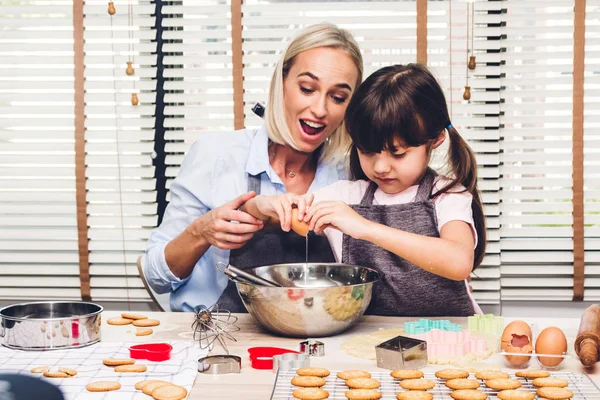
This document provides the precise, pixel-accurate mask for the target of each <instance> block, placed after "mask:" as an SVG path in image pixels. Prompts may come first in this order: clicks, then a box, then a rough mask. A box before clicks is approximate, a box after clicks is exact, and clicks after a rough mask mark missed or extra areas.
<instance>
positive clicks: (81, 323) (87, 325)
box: [0, 301, 103, 350]
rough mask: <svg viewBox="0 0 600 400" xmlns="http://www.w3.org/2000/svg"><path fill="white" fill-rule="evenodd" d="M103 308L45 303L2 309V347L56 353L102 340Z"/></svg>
mask: <svg viewBox="0 0 600 400" xmlns="http://www.w3.org/2000/svg"><path fill="white" fill-rule="evenodd" d="M102 310H103V308H102V306H99V305H97V304H94V303H86V302H67V301H45V302H35V303H22V304H14V305H12V306H8V307H4V308H2V309H0V344H2V345H3V346H6V347H10V348H13V349H20V350H56V349H69V348H75V347H83V346H88V345H90V344H93V343H96V342H99V341H100V323H101V318H100V313H101V312H102Z"/></svg>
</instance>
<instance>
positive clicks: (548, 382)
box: [531, 378, 569, 388]
mask: <svg viewBox="0 0 600 400" xmlns="http://www.w3.org/2000/svg"><path fill="white" fill-rule="evenodd" d="M531 383H532V384H533V386H537V387H560V388H563V387H567V386H569V382H568V381H565V380H564V379H558V378H535V379H534V380H533V381H531Z"/></svg>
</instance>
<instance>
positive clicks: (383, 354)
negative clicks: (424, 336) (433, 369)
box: [375, 336, 427, 370]
mask: <svg viewBox="0 0 600 400" xmlns="http://www.w3.org/2000/svg"><path fill="white" fill-rule="evenodd" d="M375 354H376V355H377V367H379V368H385V369H391V370H394V369H418V368H420V367H424V366H426V365H427V342H426V341H424V340H419V339H413V338H410V337H406V336H396V337H395V338H393V339H390V340H388V341H386V342H383V343H381V344H379V345H377V346H375Z"/></svg>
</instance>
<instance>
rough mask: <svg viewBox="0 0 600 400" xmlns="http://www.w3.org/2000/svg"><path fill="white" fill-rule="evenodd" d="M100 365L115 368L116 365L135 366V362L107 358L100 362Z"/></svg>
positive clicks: (132, 360)
mask: <svg viewBox="0 0 600 400" xmlns="http://www.w3.org/2000/svg"><path fill="white" fill-rule="evenodd" d="M102 364H104V365H106V366H107V367H116V366H117V365H131V364H135V360H134V359H133V358H107V359H106V360H102Z"/></svg>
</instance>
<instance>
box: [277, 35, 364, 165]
mask: <svg viewBox="0 0 600 400" xmlns="http://www.w3.org/2000/svg"><path fill="white" fill-rule="evenodd" d="M357 79H358V70H357V68H356V65H355V64H354V61H352V58H351V57H350V56H349V55H348V54H347V53H346V52H345V51H343V50H341V49H335V48H331V47H317V48H314V49H310V50H307V51H305V52H303V53H300V54H298V55H297V56H296V58H295V60H294V63H293V65H292V67H291V68H290V70H289V72H288V74H287V76H286V78H285V80H284V81H283V98H284V101H285V117H286V121H287V124H288V127H289V129H290V132H291V134H292V137H293V138H294V141H295V142H296V144H297V145H298V146H299V148H300V151H302V152H306V153H311V152H313V151H314V150H315V149H316V148H317V147H319V146H320V145H321V144H322V143H323V142H324V141H325V139H327V138H328V137H329V136H330V135H331V134H332V133H333V132H334V131H335V130H336V129H337V127H338V126H339V125H340V124H341V123H342V120H343V118H344V112H345V111H346V107H348V102H349V101H350V96H351V95H352V93H353V92H354V89H355V86H356V81H357Z"/></svg>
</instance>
